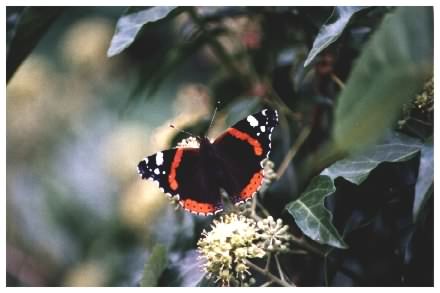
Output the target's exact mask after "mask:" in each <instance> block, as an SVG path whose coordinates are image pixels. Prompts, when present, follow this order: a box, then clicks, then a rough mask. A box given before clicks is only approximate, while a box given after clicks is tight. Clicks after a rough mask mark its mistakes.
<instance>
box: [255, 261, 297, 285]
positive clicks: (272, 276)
mask: <svg viewBox="0 0 440 293" xmlns="http://www.w3.org/2000/svg"><path fill="white" fill-rule="evenodd" d="M246 264H247V265H248V266H249V267H250V268H252V269H253V270H256V271H257V272H259V273H260V274H262V275H264V276H266V277H268V278H269V279H270V280H271V281H272V282H274V283H277V284H278V285H280V286H283V287H296V286H295V284H289V283H287V282H286V281H283V280H281V279H280V278H278V277H277V276H274V275H273V274H272V273H271V272H269V271H266V270H263V269H262V268H260V267H259V266H257V265H256V264H254V263H252V262H250V261H248V260H246Z"/></svg>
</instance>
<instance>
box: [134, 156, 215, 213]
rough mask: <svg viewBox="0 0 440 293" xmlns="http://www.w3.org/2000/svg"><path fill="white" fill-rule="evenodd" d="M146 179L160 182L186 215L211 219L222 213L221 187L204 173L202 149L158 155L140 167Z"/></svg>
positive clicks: (148, 158)
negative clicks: (186, 212)
mask: <svg viewBox="0 0 440 293" xmlns="http://www.w3.org/2000/svg"><path fill="white" fill-rule="evenodd" d="M138 172H139V174H140V175H141V176H142V178H143V179H149V180H153V181H155V182H157V183H158V184H159V188H160V189H161V190H162V191H163V192H165V193H166V194H167V195H168V196H170V197H171V196H174V197H176V198H177V199H178V200H179V203H180V205H181V206H182V207H183V208H184V209H185V210H187V211H189V212H192V213H194V214H199V215H211V214H215V213H217V212H220V211H222V210H223V205H222V203H221V199H220V198H221V197H220V194H219V190H218V185H217V184H216V183H215V182H213V181H212V180H213V178H209V177H208V176H206V174H205V173H204V171H203V168H202V162H201V157H200V152H199V149H196V148H176V149H170V150H166V151H162V152H158V153H156V154H154V155H152V156H149V157H147V158H145V159H144V160H143V161H141V162H140V163H139V164H138Z"/></svg>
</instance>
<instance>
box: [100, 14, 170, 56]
mask: <svg viewBox="0 0 440 293" xmlns="http://www.w3.org/2000/svg"><path fill="white" fill-rule="evenodd" d="M174 9H176V6H156V7H150V8H146V9H143V10H140V11H136V12H132V13H128V14H125V15H123V16H122V17H121V18H119V20H118V23H117V24H116V31H115V34H114V35H113V38H112V40H111V43H110V47H109V48H108V51H107V56H108V57H112V56H114V55H117V54H119V53H121V52H122V51H123V50H125V49H126V48H128V47H129V46H130V45H131V44H132V43H133V41H134V40H135V39H136V36H137V34H138V33H139V31H140V30H141V29H142V27H143V26H145V25H147V24H149V23H153V22H156V21H158V20H161V19H163V18H166V17H167V16H168V15H169V13H170V12H172V11H173V10H174Z"/></svg>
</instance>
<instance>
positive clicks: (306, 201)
mask: <svg viewBox="0 0 440 293" xmlns="http://www.w3.org/2000/svg"><path fill="white" fill-rule="evenodd" d="M335 191H336V187H335V185H334V183H333V180H332V179H331V178H330V177H328V176H321V175H320V176H317V177H315V178H313V179H312V181H311V182H310V184H309V186H308V187H307V189H306V191H304V193H303V194H301V196H300V197H299V198H298V199H297V200H295V201H293V202H291V203H290V204H288V205H287V207H286V209H287V211H288V212H289V213H290V214H291V215H292V216H293V218H294V219H295V222H296V224H297V225H298V227H299V228H300V229H301V231H302V232H303V233H304V234H305V235H307V236H309V237H310V238H311V239H313V240H315V241H317V242H319V243H321V244H328V245H331V246H334V247H338V248H348V246H347V244H346V243H345V242H344V240H343V239H342V237H341V236H340V235H339V232H338V230H337V229H336V228H335V227H334V226H333V224H332V214H331V213H330V211H329V210H327V209H326V207H325V206H324V199H325V198H326V197H327V196H329V195H331V194H333V193H334V192H335Z"/></svg>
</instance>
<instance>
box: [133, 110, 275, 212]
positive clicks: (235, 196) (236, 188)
mask: <svg viewBox="0 0 440 293" xmlns="http://www.w3.org/2000/svg"><path fill="white" fill-rule="evenodd" d="M277 124H278V115H277V112H276V111H275V110H272V109H264V110H262V111H261V112H259V113H255V114H252V115H249V116H247V117H246V119H243V120H241V121H239V122H238V123H236V124H235V125H233V126H232V127H230V128H228V129H227V130H226V131H225V132H224V133H223V134H222V135H220V136H219V137H218V138H217V139H215V141H214V142H211V141H210V140H209V139H208V138H207V137H201V138H198V141H199V144H200V146H199V148H174V149H169V150H165V151H162V152H158V153H156V154H154V155H151V156H149V157H146V158H145V159H144V160H142V161H141V162H139V164H138V172H139V174H140V175H141V176H142V178H143V179H150V180H153V181H155V182H157V183H158V185H159V188H160V189H161V190H162V191H163V192H165V193H166V194H168V195H169V196H172V197H175V198H177V199H178V200H179V203H180V205H182V207H183V208H184V209H185V210H188V211H190V212H192V213H195V214H199V215H212V214H214V213H218V212H220V211H222V210H223V204H222V201H221V196H220V189H224V190H225V191H226V192H227V194H228V196H229V197H230V198H231V201H232V202H233V203H235V204H239V203H241V202H244V201H246V200H249V199H251V198H252V197H253V196H254V195H255V193H256V192H257V191H258V189H259V188H260V186H261V184H262V181H263V175H264V174H263V166H262V162H263V160H264V159H266V158H268V156H269V153H270V149H271V134H272V131H273V129H274V127H275V126H276V125H277Z"/></svg>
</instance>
